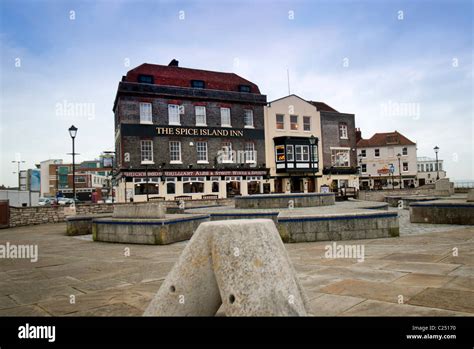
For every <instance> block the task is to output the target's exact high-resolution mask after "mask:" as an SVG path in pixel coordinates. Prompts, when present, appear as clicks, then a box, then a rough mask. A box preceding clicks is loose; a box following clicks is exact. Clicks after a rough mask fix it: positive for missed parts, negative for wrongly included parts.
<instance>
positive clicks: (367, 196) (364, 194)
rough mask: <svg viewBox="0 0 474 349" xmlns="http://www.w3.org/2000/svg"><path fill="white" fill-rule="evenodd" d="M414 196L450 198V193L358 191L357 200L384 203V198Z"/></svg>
mask: <svg viewBox="0 0 474 349" xmlns="http://www.w3.org/2000/svg"><path fill="white" fill-rule="evenodd" d="M414 195H423V196H450V195H451V192H450V191H449V190H438V189H433V188H426V189H423V187H421V188H413V189H402V190H400V189H394V190H390V189H389V190H360V191H359V198H358V199H359V200H365V201H379V202H382V201H385V197H386V196H399V197H401V196H414Z"/></svg>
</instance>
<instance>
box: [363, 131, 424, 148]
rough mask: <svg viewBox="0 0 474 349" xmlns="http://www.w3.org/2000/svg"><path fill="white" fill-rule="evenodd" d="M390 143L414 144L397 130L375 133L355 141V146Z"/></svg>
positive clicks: (388, 144) (382, 145)
mask: <svg viewBox="0 0 474 349" xmlns="http://www.w3.org/2000/svg"><path fill="white" fill-rule="evenodd" d="M391 145H416V143H415V142H412V141H411V140H409V139H408V138H407V137H405V136H404V135H402V134H401V133H399V132H398V131H395V132H386V133H375V134H374V135H373V136H372V137H371V138H369V139H361V140H360V141H359V142H357V147H359V148H365V147H384V146H391Z"/></svg>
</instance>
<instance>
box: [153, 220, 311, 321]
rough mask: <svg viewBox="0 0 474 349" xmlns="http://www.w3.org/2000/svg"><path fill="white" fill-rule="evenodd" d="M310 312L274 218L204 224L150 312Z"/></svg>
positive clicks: (236, 314)
mask: <svg viewBox="0 0 474 349" xmlns="http://www.w3.org/2000/svg"><path fill="white" fill-rule="evenodd" d="M221 304H222V305H223V310H224V313H225V315H227V316H306V315H307V311H306V309H309V307H308V306H307V300H306V296H305V295H304V292H303V289H302V287H301V285H300V283H299V282H298V279H297V277H296V273H295V271H294V269H293V266H292V265H291V262H290V259H289V257H288V254H287V252H286V249H285V246H284V245H283V242H282V241H281V238H280V235H279V234H278V231H277V229H276V227H275V224H274V223H273V221H272V220H269V219H239V220H227V221H216V222H208V223H202V224H201V225H200V226H199V228H198V229H197V230H196V232H195V233H194V235H193V237H192V238H191V240H190V241H189V243H188V245H187V246H186V248H185V249H184V251H183V252H182V254H181V256H180V258H179V260H178V262H177V263H176V264H175V265H174V267H173V269H172V270H171V272H170V273H169V274H168V276H167V277H166V279H165V281H164V282H163V284H162V285H161V287H160V289H159V290H158V292H157V294H156V295H155V297H154V298H153V300H152V301H151V303H150V304H149V306H148V308H147V309H146V310H145V313H144V315H146V316H213V315H215V314H216V312H217V310H218V309H219V307H220V306H221Z"/></svg>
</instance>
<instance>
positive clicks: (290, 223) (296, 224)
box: [277, 212, 400, 242]
mask: <svg viewBox="0 0 474 349" xmlns="http://www.w3.org/2000/svg"><path fill="white" fill-rule="evenodd" d="M277 228H278V231H279V233H280V236H281V238H282V240H283V241H284V242H310V241H328V240H330V241H338V240H356V239H375V238H387V237H396V236H399V234H400V228H399V223H398V215H397V213H386V212H374V213H356V214H339V215H319V216H313V217H279V218H278V224H277Z"/></svg>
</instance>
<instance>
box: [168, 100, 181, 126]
mask: <svg viewBox="0 0 474 349" xmlns="http://www.w3.org/2000/svg"><path fill="white" fill-rule="evenodd" d="M179 107H180V106H179V105H178V104H168V125H175V126H181V117H180V115H179ZM175 111H176V115H174V114H175ZM173 117H176V119H175V120H173Z"/></svg>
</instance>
